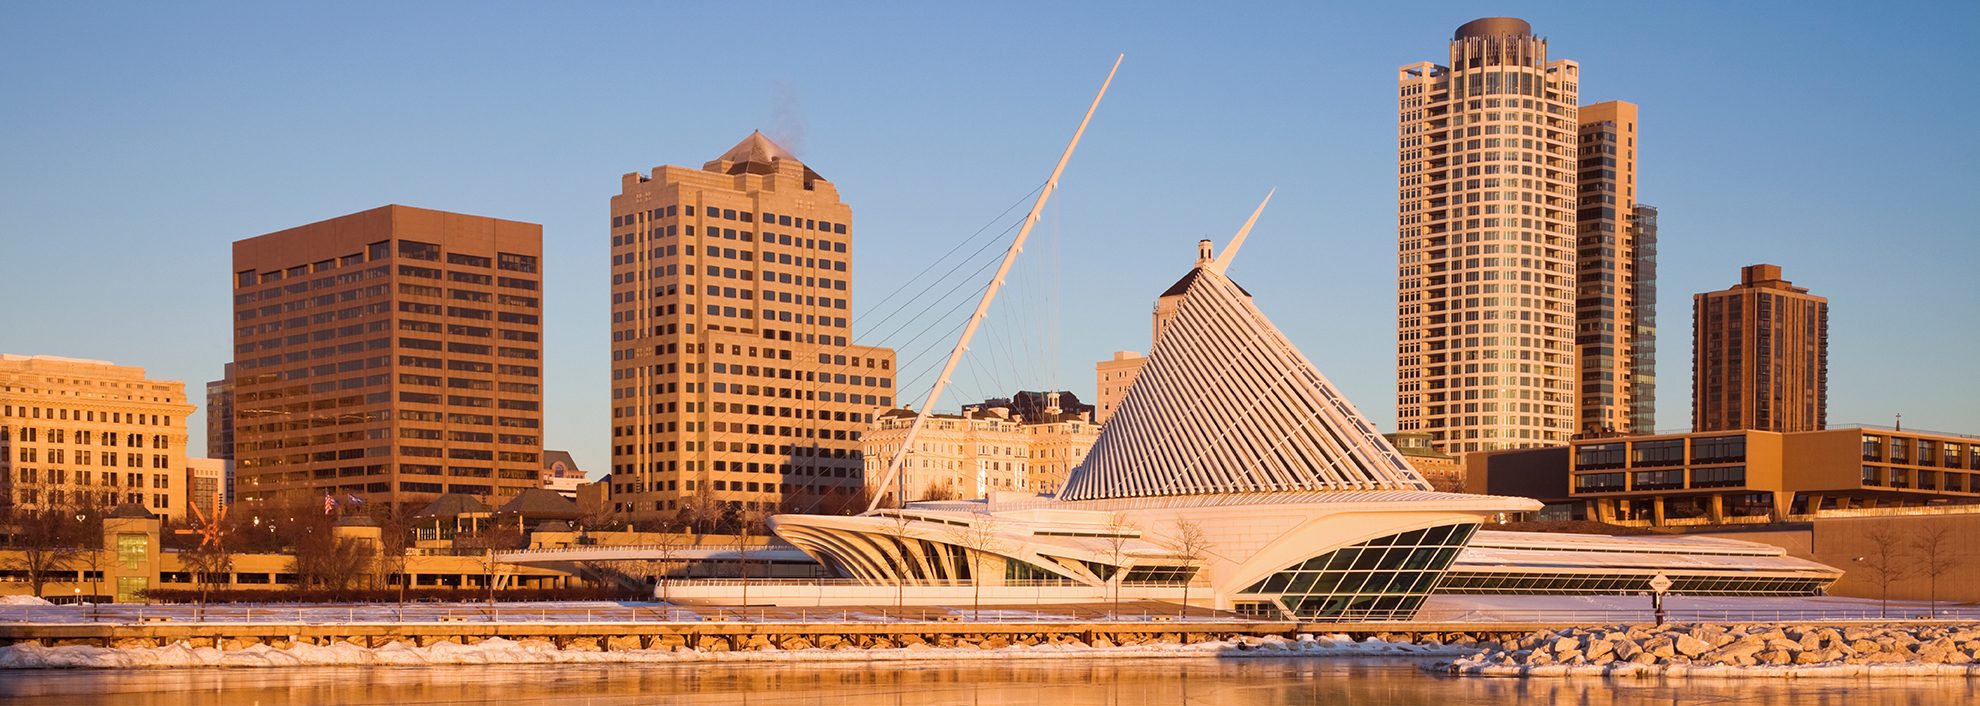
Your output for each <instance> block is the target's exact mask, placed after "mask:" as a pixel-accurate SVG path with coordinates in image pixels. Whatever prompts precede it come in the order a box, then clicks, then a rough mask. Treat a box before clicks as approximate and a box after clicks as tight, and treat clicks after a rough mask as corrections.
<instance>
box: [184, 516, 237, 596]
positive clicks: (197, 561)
mask: <svg viewBox="0 0 1980 706" xmlns="http://www.w3.org/2000/svg"><path fill="white" fill-rule="evenodd" d="M191 509H192V514H193V517H192V522H190V523H188V524H190V525H191V531H192V534H194V535H196V536H198V537H199V543H198V544H196V545H194V546H192V547H190V548H187V549H185V550H182V551H180V552H179V562H180V563H182V564H184V565H185V567H186V569H188V570H190V571H191V572H192V575H193V588H194V589H195V590H197V591H198V593H199V603H198V608H197V610H196V611H195V614H196V615H197V616H198V618H199V619H200V620H205V619H206V601H207V597H208V595H209V593H210V591H212V587H213V583H214V580H215V577H216V576H217V577H219V582H220V585H221V586H222V587H225V586H226V585H227V579H228V575H229V574H232V573H233V572H234V549H233V546H232V544H231V543H230V542H229V541H228V540H229V539H231V535H232V527H231V526H230V523H229V522H228V520H227V514H228V513H227V507H226V506H224V505H222V506H220V507H216V508H214V509H213V513H212V514H211V515H208V514H207V513H206V512H205V511H203V510H201V509H200V508H199V505H197V504H194V505H192V506H191Z"/></svg>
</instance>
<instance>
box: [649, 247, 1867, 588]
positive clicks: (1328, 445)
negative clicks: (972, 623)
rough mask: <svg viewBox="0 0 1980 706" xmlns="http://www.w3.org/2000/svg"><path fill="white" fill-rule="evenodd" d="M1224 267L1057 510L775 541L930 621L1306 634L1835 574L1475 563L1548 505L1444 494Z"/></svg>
mask: <svg viewBox="0 0 1980 706" xmlns="http://www.w3.org/2000/svg"><path fill="white" fill-rule="evenodd" d="M1228 260H1229V255H1228V254H1227V255H1226V257H1225V258H1223V259H1220V260H1212V259H1211V258H1210V257H1209V248H1208V246H1207V244H1206V245H1204V246H1203V247H1202V249H1201V251H1200V253H1199V256H1198V259H1197V263H1196V266H1195V267H1194V268H1193V269H1192V270H1191V271H1190V273H1189V274H1188V275H1186V276H1185V277H1184V278H1183V279H1182V280H1181V281H1179V282H1178V283H1177V284H1176V285H1175V286H1173V287H1171V288H1170V289H1169V290H1168V291H1166V292H1164V293H1163V295H1162V297H1161V300H1160V301H1158V304H1157V313H1156V339H1155V346H1154V349H1153V351H1152V352H1151V353H1150V354H1149V359H1148V361H1147V363H1146V365H1145V367H1144V369H1143V370H1142V371H1141V373H1140V375H1139V376H1138V377H1137V378H1136V379H1135V381H1134V383H1133V385H1132V386H1131V387H1130V388H1129V390H1128V391H1127V394H1126V397H1125V399H1124V400H1123V401H1122V403H1121V406H1120V408H1119V410H1118V411H1116V412H1115V414H1114V416H1113V417H1112V419H1110V420H1109V422H1108V423H1107V424H1106V425H1105V427H1104V429H1103V430H1102V431H1101V434H1100V438H1099V439H1098V440H1097V441H1096V442H1095V444H1094V447H1093V450H1092V451H1091V453H1089V454H1088V455H1087V457H1086V459H1085V461H1084V462H1083V463H1082V464H1081V465H1080V466H1079V467H1077V468H1076V469H1074V470H1073V471H1072V473H1071V476H1070V477H1069V478H1068V480H1067V481H1066V484H1065V487H1064V489H1063V490H1062V491H1061V492H1059V493H1058V494H1057V495H1056V496H1038V495H1020V494H1015V493H1001V494H1000V493H993V494H991V495H990V497H988V498H983V499H978V500H968V501H933V502H913V503H908V504H906V505H905V506H904V507H900V508H897V509H880V510H875V511H872V512H868V513H866V514H864V515H859V516H853V517H844V516H820V515H779V516H776V517H773V518H771V520H770V522H771V526H772V528H773V529H774V531H775V532H776V533H777V535H778V536H779V537H781V538H783V539H784V540H785V541H787V542H789V543H791V544H792V545H794V546H796V547H797V548H798V549H800V550H802V551H804V552H805V553H807V554H809V555H811V556H812V557H814V558H816V559H817V560H818V561H819V562H820V563H821V564H823V565H825V566H826V567H828V568H829V569H830V570H831V571H832V572H833V573H835V574H837V575H838V576H840V577H842V578H847V579H854V580H857V581H859V582H861V583H864V584H867V585H869V586H880V587H897V588H899V590H907V589H908V588H913V589H915V596H916V599H915V600H917V601H919V602H924V603H925V602H941V601H944V600H948V601H950V602H953V601H954V600H955V599H956V598H957V597H958V596H956V595H954V593H953V590H954V589H955V588H956V587H962V586H970V587H971V588H972V589H975V588H977V586H972V584H977V585H980V587H981V589H980V590H982V591H987V593H986V594H984V595H986V596H988V597H987V598H986V599H985V600H987V601H993V602H994V601H998V600H1007V601H1010V602H1020V603H1029V602H1036V601H1042V600H1063V601H1094V600H1104V599H1105V597H1107V596H1114V597H1126V598H1128V599H1156V600H1169V601H1175V600H1178V599H1183V600H1185V601H1187V602H1189V603H1191V604H1193V605H1201V606H1206V607H1212V608H1216V609H1221V610H1235V611H1238V612H1240V613H1246V614H1252V615H1259V616H1267V617H1275V618H1288V619H1299V620H1309V621H1365V620H1405V619H1409V618H1411V617H1413V616H1414V615H1415V613H1416V611H1417V610H1418V608H1419V607H1420V606H1421V605H1422V604H1423V602H1424V600H1425V599H1426V598H1428V597H1429V596H1430V595H1431V594H1432V593H1433V592H1435V591H1436V589H1437V588H1438V586H1439V585H1440V582H1441V581H1443V579H1444V577H1445V575H1446V573H1447V572H1449V571H1451V570H1453V566H1454V564H1455V565H1459V566H1462V567H1463V568H1464V578H1465V584H1464V586H1465V589H1464V592H1469V593H1508V592H1521V591H1522V589H1521V588H1520V587H1521V586H1525V585H1528V582H1530V581H1532V580H1539V579H1538V578H1537V577H1538V576H1539V575H1540V574H1541V572H1549V573H1546V575H1547V576H1555V575H1567V576H1570V577H1571V578H1570V579H1569V580H1566V581H1565V582H1564V583H1561V584H1560V585H1562V586H1568V587H1571V588H1564V589H1562V591H1563V592H1599V591H1607V592H1612V593H1615V592H1626V591H1629V590H1631V589H1636V590H1641V589H1640V587H1639V584H1642V583H1643V582H1645V581H1648V580H1649V579H1650V578H1651V577H1653V576H1655V575H1657V574H1658V573H1659V572H1665V573H1669V574H1672V577H1673V578H1678V579H1679V580H1681V581H1690V582H1691V583H1689V584H1687V585H1689V586H1694V587H1697V588H1696V589H1695V590H1694V593H1710V592H1711V590H1712V589H1710V588H1709V587H1713V586H1718V587H1725V586H1732V585H1733V584H1730V583H1726V582H1725V580H1730V579H1729V578H1727V577H1733V576H1737V577H1740V578H1741V579H1742V580H1744V579H1746V578H1753V577H1756V576H1757V577H1765V579H1766V580H1768V581H1773V583H1765V584H1739V585H1738V588H1736V589H1725V590H1726V591H1727V592H1734V593H1737V592H1741V591H1745V592H1765V591H1776V592H1780V593H1790V594H1792V593H1811V592H1814V591H1817V590H1819V589H1820V588H1821V587H1822V586H1825V585H1827V584H1828V583H1829V582H1832V581H1833V580H1834V579H1835V578H1836V576H1838V575H1839V572H1836V571H1835V570H1833V569H1829V568H1828V567H1824V566H1821V565H1819V564H1814V563H1812V562H1806V561H1801V560H1798V559H1791V558H1788V557H1786V556H1785V555H1784V553H1783V552H1782V551H1781V550H1779V549H1776V548H1773V547H1764V546H1761V545H1749V544H1747V543H1743V542H1726V541H1725V540H1710V541H1706V542H1698V541H1691V542H1690V543H1687V542H1688V541H1690V540H1686V539H1676V538H1659V540H1658V541H1659V542H1660V543H1657V544H1655V545H1651V544H1643V543H1638V544H1632V543H1631V540H1630V539H1628V538H1607V537H1604V538H1600V539H1601V540H1604V542H1597V543H1596V544H1600V546H1593V545H1591V544H1590V541H1591V540H1592V539H1593V538H1581V539H1562V538H1560V537H1557V536H1549V535H1533V536H1531V537H1514V538H1510V539H1509V538H1505V537H1500V536H1496V535H1505V534H1508V533H1503V532H1499V533H1486V534H1488V535H1493V537H1492V538H1491V539H1489V540H1487V541H1486V542H1485V543H1486V545H1488V546H1490V547H1491V548H1490V549H1489V550H1488V553H1489V557H1488V558H1487V559H1486V560H1481V561H1472V562H1469V563H1466V562H1463V561H1461V559H1460V553H1461V552H1463V551H1465V550H1466V548H1467V546H1468V545H1469V544H1471V543H1472V542H1473V540H1474V537H1476V536H1478V535H1479V534H1480V532H1479V530H1480V528H1481V527H1482V526H1484V525H1486V524H1488V523H1491V522H1494V521H1495V520H1497V519H1499V518H1503V517H1505V516H1507V515H1511V514H1517V513H1523V512H1531V511H1534V510H1538V509H1539V507H1540V504H1539V503H1538V502H1535V501H1533V500H1529V499H1526V498H1511V497H1496V496H1488V495H1465V494H1453V493H1440V492H1435V491H1432V490H1431V488H1430V484H1429V483H1428V482H1426V481H1425V480H1424V479H1423V477H1422V476H1420V475H1418V474H1417V473H1416V471H1414V470H1412V469H1411V468H1410V466H1409V464H1408V463H1406V462H1405V461H1404V460H1403V458H1402V456H1401V454H1399V453H1398V452H1397V451H1396V449H1395V448H1394V447H1393V446H1391V445H1390V443H1389V442H1388V440H1386V439H1384V438H1383V437H1382V435H1381V434H1379V433H1377V432H1376V430H1375V427H1374V425H1372V424H1370V423H1369V422H1368V420H1367V419H1366V418H1364V417H1363V416H1362V415H1361V414H1360V412H1358V411H1357V410H1356V409H1355V407H1354V405H1352V404H1351V403H1349V402H1348V400H1347V399H1346V398H1345V397H1343V396H1342V395H1341V393H1340V392H1339V391H1338V390H1337V389H1336V388H1335V387H1334V386H1333V385H1332V383H1330V382H1328V380H1327V379H1326V377H1325V376H1323V375H1322V374H1321V373H1320V371H1319V370H1318V369H1317V368H1316V367H1315V366H1314V365H1313V363H1312V362H1311V361H1309V360H1308V359H1307V358H1306V357H1305V355H1304V354H1302V353H1301V352H1300V351H1299V350H1298V349H1297V348H1296V347H1294V346H1293V345H1292V343H1291V342H1290V341H1288V340H1287V339H1286V337H1285V335H1284V334H1282V333H1281V332H1280V331H1279V330H1278V328H1277V327H1276V326H1274V325H1273V324H1272V322H1271V321H1270V320H1269V319H1267V318H1266V317H1265V315H1264V314H1263V312H1261V311H1260V310H1259V309H1258V307H1257V306H1256V305H1255V304H1254V303H1253V302H1252V298H1251V296H1250V295H1249V294H1248V293H1246V292H1245V291H1244V290H1242V289H1240V288H1239V287H1238V286H1237V285H1236V284H1235V283H1234V282H1232V281H1231V280H1230V278H1229V277H1227V276H1226V275H1225V274H1224V272H1223V269H1224V263H1227V262H1228ZM1735 545H1737V546H1735ZM1639 552H1640V554H1639V555H1637V556H1634V557H1632V561H1619V560H1617V559H1616V558H1615V557H1613V556H1611V555H1613V554H1615V553H1624V554H1630V553H1639ZM1618 566H1622V567H1626V568H1623V569H1617V568H1615V567H1618ZM1721 579H1725V580H1721ZM1714 581H1718V583H1713V582H1714ZM903 584H905V586H903ZM1192 589H1193V590H1192ZM888 590H889V591H890V592H891V591H893V590H895V588H889V589H888ZM845 593H847V595H848V596H849V597H850V596H852V595H853V594H856V593H857V591H850V592H845ZM676 595H677V596H679V595H680V592H679V591H677V592H676ZM759 595H761V594H760V593H759ZM876 597H877V596H876ZM889 597H891V593H890V595H889ZM960 598H962V599H964V600H970V599H971V595H970V594H968V593H964V594H961V596H960ZM793 600H805V601H809V600H818V601H821V602H823V601H825V600H828V598H827V597H826V596H825V594H824V593H823V589H820V592H818V593H816V594H815V595H806V596H803V597H793ZM867 600H872V598H868V599H867Z"/></svg>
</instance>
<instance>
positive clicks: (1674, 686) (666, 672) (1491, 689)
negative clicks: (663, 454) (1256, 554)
mask: <svg viewBox="0 0 1980 706" xmlns="http://www.w3.org/2000/svg"><path fill="white" fill-rule="evenodd" d="M1976 699H1980V680H1969V679H1960V678H1954V679H1942V678H1922V677H1911V678H1889V679H1801V680H1788V679H1750V680H1740V681H1734V680H1716V679H1690V680H1661V679H1642V680H1639V679H1619V680H1604V679H1558V678H1548V679H1495V678H1481V677H1467V678H1461V679H1460V678H1453V677H1442V676H1435V675H1431V674H1426V673H1424V672H1421V671H1419V670H1417V669H1416V667H1415V664H1414V663H1413V662H1411V661H1409V660H1404V659H1395V658H1388V659H1371V658H1311V657H1308V658H1249V659H1222V660H1219V659H1140V660H1135V659H1112V660H1109V659H1096V658H1067V659H1063V660H1050V661H1048V660H1037V659H1024V660H1012V661H1004V662H944V661H936V660H930V661H929V662H928V663H927V664H903V663H898V662H889V663H883V664H853V663H832V664H801V663H791V664H776V663H757V664H685V665H503V666H450V667H308V668H296V669H183V670H156V671H135V670H98V671H53V670H48V671H17V672H5V673H0V703H6V704H10V705H16V706H40V705H42V704H64V705H67V704H77V703H105V704H133V705H141V706H153V705H156V706H164V705H166V704H174V705H176V704H212V705H214V706H250V705H252V706H278V705H280V704H349V705H353V706H357V705H385V704H389V705H392V706H408V705H412V704H421V705H424V704H444V703H488V704H503V705H505V706H530V705H544V706H550V705H554V706H606V705H626V706H631V705H633V704H641V705H644V704H655V703H684V704H757V705H762V706H813V705H816V706H851V705H852V704H896V705H898V706H935V705H937V704H942V705H948V704H1031V703H1037V704H1066V705H1069V706H1083V705H1089V704H1090V705H1093V706H1116V705H1127V706H1152V705H1154V704H1172V703H1173V704H1204V705H1214V706H1239V705H1246V704H1282V703H1296V704H1433V705H1434V706H1485V705H1488V704H1489V705H1490V706H1504V705H1505V704H1515V703H1536V704H1579V705H1584V706H1605V705H1607V704H1680V703H1682V704H1735V703H1736V704H1775V703H1780V704H1786V703H1793V704H1811V705H1816V706H1821V705H1825V704H1834V705H1836V706H1844V705H1847V706H1887V705H1888V706H1895V705H1897V704H1907V705H1909V704H1950V703H1974V702H1975V700H1976Z"/></svg>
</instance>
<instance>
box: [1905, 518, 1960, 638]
mask: <svg viewBox="0 0 1980 706" xmlns="http://www.w3.org/2000/svg"><path fill="white" fill-rule="evenodd" d="M1910 548H1911V551H1912V552H1914V553H1916V554H1917V557H1918V561H1917V563H1915V564H1913V565H1912V568H1913V570H1915V571H1916V572H1917V573H1918V575H1920V576H1924V577H1925V578H1926V579H1927V581H1928V582H1929V585H1930V591H1931V593H1930V594H1929V595H1930V596H1931V599H1932V603H1931V605H1932V617H1935V618H1936V617H1938V616H1939V577H1941V576H1944V575H1946V574H1950V573H1952V572H1953V570H1955V569H1957V568H1959V559H1960V556H1959V554H1960V553H1961V549H1962V547H1961V546H1960V544H1959V542H1958V537H1956V536H1955V535H1954V534H1953V531H1952V528H1951V527H1949V526H1947V525H1945V524H1931V525H1927V526H1924V527H1921V528H1919V529H1918V530H1917V534H1914V535H1912V537H1911V547H1910Z"/></svg>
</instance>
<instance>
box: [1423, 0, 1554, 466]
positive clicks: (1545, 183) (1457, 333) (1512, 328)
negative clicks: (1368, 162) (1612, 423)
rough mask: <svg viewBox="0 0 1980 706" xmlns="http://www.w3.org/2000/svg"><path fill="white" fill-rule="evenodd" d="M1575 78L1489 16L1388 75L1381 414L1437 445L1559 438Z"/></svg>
mask: <svg viewBox="0 0 1980 706" xmlns="http://www.w3.org/2000/svg"><path fill="white" fill-rule="evenodd" d="M1579 72H1580V68H1579V66H1578V65H1577V64H1576V63H1575V62H1573V61H1567V60H1556V61H1549V60H1548V58H1547V41H1546V40H1544V39H1541V38H1539V37H1536V36H1534V35H1533V32H1532V28H1531V26H1529V25H1528V24H1527V23H1526V22H1524V21H1521V20H1517V19H1512V18H1504V17H1494V18H1486V19H1481V20H1476V21H1473V22H1468V23H1466V24H1465V25H1463V26H1461V27H1459V28H1458V30H1457V33H1456V35H1455V36H1454V37H1452V39H1451V43H1450V53H1449V60H1448V63H1447V64H1443V65H1439V64H1435V63H1432V62H1427V61H1426V62H1419V63H1416V64H1411V65H1408V66H1404V67H1402V68H1401V70H1400V71H1399V73H1398V86H1397V103H1398V105H1397V108H1398V112H1397V116H1398V127H1397V141H1398V145H1397V148H1398V149H1397V156H1398V160H1399V170H1398V174H1397V231H1398V233H1397V234H1398V240H1399V243H1398V254H1399V258H1398V263H1397V283H1398V286H1397V301H1396V304H1397V307H1396V324H1397V326H1396V328H1397V335H1396V372H1397V375H1396V401H1397V405H1396V406H1397V410H1396V422H1397V429H1398V430H1399V431H1403V432H1415V431H1421V432H1428V433H1429V434H1430V435H1431V436H1432V438H1433V439H1435V441H1436V443H1437V445H1438V446H1439V448H1441V449H1443V450H1444V451H1447V452H1460V451H1480V450H1489V449H1499V448H1509V447H1517V446H1530V445H1540V444H1551V443H1559V442H1561V441H1565V440H1566V439H1567V438H1568V437H1569V435H1571V434H1573V433H1574V432H1575V429H1576V424H1575V400H1574V397H1575V394H1574V393H1575V391H1574V386H1575V381H1576V380H1575V374H1576V370H1575V362H1574V358H1575V320H1574V319H1575V296H1576V292H1575V280H1574V270H1575V266H1576V243H1575V229H1576V225H1577V223H1576V221H1577V215H1576V203H1575V202H1576V199H1577V197H1578V196H1579V193H1578V191H1577V182H1576V169H1577V162H1576V159H1577V150H1576V148H1577V144H1578V132H1579V128H1580V122H1579V120H1578V118H1577V109H1576V106H1577V101H1578V98H1579V83H1580V77H1579Z"/></svg>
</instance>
